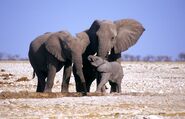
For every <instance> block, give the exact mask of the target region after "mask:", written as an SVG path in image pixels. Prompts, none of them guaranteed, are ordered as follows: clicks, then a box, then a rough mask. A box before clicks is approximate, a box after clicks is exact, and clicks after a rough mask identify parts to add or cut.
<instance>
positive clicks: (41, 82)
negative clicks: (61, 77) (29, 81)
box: [36, 72, 47, 92]
mask: <svg viewBox="0 0 185 119" xmlns="http://www.w3.org/2000/svg"><path fill="white" fill-rule="evenodd" d="M36 74H37V77H38V83H37V90H36V92H44V88H45V84H46V82H45V79H46V77H47V73H44V72H36Z"/></svg>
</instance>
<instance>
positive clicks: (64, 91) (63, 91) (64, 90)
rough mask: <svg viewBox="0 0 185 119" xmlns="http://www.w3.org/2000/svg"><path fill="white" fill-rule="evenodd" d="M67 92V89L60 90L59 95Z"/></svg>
mask: <svg viewBox="0 0 185 119" xmlns="http://www.w3.org/2000/svg"><path fill="white" fill-rule="evenodd" d="M68 92H69V91H68V90H67V89H62V90H61V93H68Z"/></svg>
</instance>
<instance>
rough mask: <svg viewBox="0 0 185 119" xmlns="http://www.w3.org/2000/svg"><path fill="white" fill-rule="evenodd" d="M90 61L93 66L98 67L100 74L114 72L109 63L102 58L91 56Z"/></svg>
mask: <svg viewBox="0 0 185 119" xmlns="http://www.w3.org/2000/svg"><path fill="white" fill-rule="evenodd" d="M88 60H89V61H90V63H91V65H93V66H95V67H97V71H99V72H111V70H112V69H111V66H110V65H109V63H108V61H106V60H104V59H102V58H101V57H98V56H93V55H89V56H88Z"/></svg>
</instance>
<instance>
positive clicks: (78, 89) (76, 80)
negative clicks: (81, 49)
mask: <svg viewBox="0 0 185 119" xmlns="http://www.w3.org/2000/svg"><path fill="white" fill-rule="evenodd" d="M73 75H74V77H75V83H76V91H77V92H82V91H83V87H82V85H81V80H80V77H79V76H78V75H77V73H76V67H75V66H74V65H73Z"/></svg>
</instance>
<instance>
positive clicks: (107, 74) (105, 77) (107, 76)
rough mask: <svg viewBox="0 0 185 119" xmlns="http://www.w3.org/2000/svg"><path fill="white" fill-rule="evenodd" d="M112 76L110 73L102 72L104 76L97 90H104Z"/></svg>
mask: <svg viewBox="0 0 185 119" xmlns="http://www.w3.org/2000/svg"><path fill="white" fill-rule="evenodd" d="M109 78H110V74H109V73H102V78H101V80H100V83H99V84H98V87H97V90H96V92H98V93H99V92H102V88H103V87H105V84H106V83H107V82H108V79H109Z"/></svg>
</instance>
